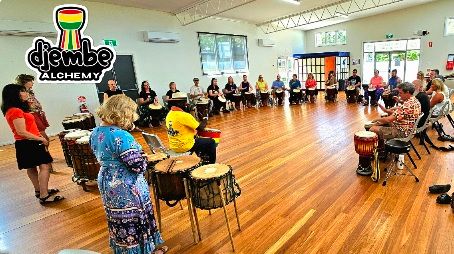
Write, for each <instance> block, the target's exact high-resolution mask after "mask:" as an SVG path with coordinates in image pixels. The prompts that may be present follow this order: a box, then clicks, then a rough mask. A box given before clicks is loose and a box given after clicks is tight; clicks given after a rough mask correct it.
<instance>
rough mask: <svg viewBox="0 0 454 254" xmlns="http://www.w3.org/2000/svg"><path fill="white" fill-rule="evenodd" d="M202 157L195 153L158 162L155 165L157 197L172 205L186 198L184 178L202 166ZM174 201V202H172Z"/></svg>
mask: <svg viewBox="0 0 454 254" xmlns="http://www.w3.org/2000/svg"><path fill="white" fill-rule="evenodd" d="M200 162H201V160H200V158H199V157H197V156H195V155H185V156H179V157H175V158H170V159H167V160H163V161H160V162H158V163H157V164H156V165H155V170H154V177H155V179H156V186H155V190H156V191H155V193H156V197H157V199H160V200H163V201H165V202H166V204H167V205H168V206H170V207H173V206H175V205H176V204H177V203H178V201H180V200H182V199H184V198H186V192H185V187H184V182H183V179H184V178H188V177H189V173H190V172H191V171H192V170H193V169H195V168H197V167H198V166H200ZM172 201H173V202H172Z"/></svg>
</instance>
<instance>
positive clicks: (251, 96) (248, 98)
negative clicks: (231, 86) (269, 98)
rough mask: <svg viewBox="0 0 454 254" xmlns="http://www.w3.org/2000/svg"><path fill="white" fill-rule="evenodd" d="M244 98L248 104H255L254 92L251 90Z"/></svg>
mask: <svg viewBox="0 0 454 254" xmlns="http://www.w3.org/2000/svg"><path fill="white" fill-rule="evenodd" d="M244 100H245V103H247V105H248V106H250V105H255V100H254V94H253V93H251V92H245V93H244Z"/></svg>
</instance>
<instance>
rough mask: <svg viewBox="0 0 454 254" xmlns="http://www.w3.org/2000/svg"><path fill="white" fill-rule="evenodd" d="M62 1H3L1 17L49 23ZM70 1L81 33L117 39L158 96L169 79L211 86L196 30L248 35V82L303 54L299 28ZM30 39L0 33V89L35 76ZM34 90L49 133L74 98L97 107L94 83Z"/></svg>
mask: <svg viewBox="0 0 454 254" xmlns="http://www.w3.org/2000/svg"><path fill="white" fill-rule="evenodd" d="M64 3H66V2H63V1H50V0H46V1H44V0H42V1H25V0H4V1H2V2H0V10H1V12H0V20H21V21H39V22H48V23H51V22H52V15H53V13H52V11H53V8H54V7H55V6H56V5H59V4H64ZM72 3H76V4H77V3H78V4H83V5H85V6H86V7H87V8H88V12H89V17H88V26H87V29H86V30H85V34H86V35H89V36H91V37H92V38H93V41H94V42H95V44H99V43H100V41H101V40H102V39H117V40H118V42H119V46H118V47H116V50H117V54H132V55H133V57H134V64H135V71H136V78H137V82H138V83H139V84H140V82H141V81H142V80H149V82H150V84H151V87H152V89H154V90H155V91H156V92H157V93H158V95H163V94H165V92H166V91H167V90H168V86H167V85H168V83H169V82H170V81H175V82H176V83H177V87H178V88H179V89H180V90H182V91H189V87H190V86H191V85H192V78H193V77H196V76H197V77H199V78H200V80H201V85H202V86H203V87H204V88H205V89H206V87H207V86H208V85H209V80H210V78H211V77H206V76H202V71H201V65H200V55H199V47H198V41H197V32H213V33H226V34H237V35H246V36H247V38H248V50H249V52H248V53H249V54H248V55H249V72H250V79H249V80H250V81H255V80H256V78H257V77H258V75H259V74H263V75H264V76H265V79H266V80H268V82H271V81H272V79H273V78H274V75H275V73H276V72H277V68H276V59H277V57H279V56H290V55H292V54H294V53H303V52H304V51H303V49H304V45H303V43H304V33H303V32H301V31H298V30H289V31H285V32H280V33H277V34H273V35H264V34H263V33H262V32H261V31H260V30H259V29H258V28H257V27H256V26H255V25H251V24H247V23H239V22H232V21H225V20H216V19H206V20H204V21H200V22H196V23H194V24H191V25H188V26H184V27H183V26H181V25H180V24H179V23H178V20H177V19H176V18H175V17H174V16H172V15H169V14H166V13H163V12H157V11H151V10H143V9H138V8H129V7H121V6H115V5H109V4H102V3H93V2H87V1H72ZM31 13H32V14H31ZM141 31H171V32H178V33H180V35H181V42H180V43H177V44H153V43H147V42H143V40H142V35H141ZM259 38H270V39H272V40H274V41H275V42H276V47H274V48H263V47H258V46H257V39H259ZM32 40H33V38H27V37H5V36H0V53H1V54H0V55H1V58H0V64H1V68H0V88H3V86H4V85H5V84H8V83H10V82H12V81H13V80H14V78H15V77H16V76H17V75H18V74H19V73H29V74H33V75H35V73H33V72H32V71H31V70H30V69H28V68H27V66H26V64H25V62H24V55H25V51H26V50H27V49H28V48H29V47H30V46H31V44H32ZM226 79H227V77H226V76H224V77H218V80H219V84H221V85H223V84H225V82H226ZM234 79H235V80H236V81H237V82H239V81H240V76H238V75H235V76H234ZM120 85H121V84H120ZM34 90H35V92H36V94H37V98H38V99H39V100H40V101H41V103H42V104H43V107H44V110H45V111H46V114H47V115H48V118H49V120H50V124H51V127H50V128H49V129H48V131H47V132H48V133H50V134H55V133H58V132H59V131H60V130H62V129H63V127H62V126H61V120H62V119H63V117H64V116H66V115H70V114H72V113H75V112H76V111H77V107H78V104H77V101H76V98H77V96H79V95H84V96H86V97H87V99H88V106H89V109H90V111H92V112H93V111H94V110H95V108H96V107H97V106H98V105H99V103H98V99H97V94H96V88H95V86H94V84H93V85H90V84H60V85H57V84H52V85H50V84H35V87H34ZM3 119H4V118H3ZM0 131H1V136H0V145H3V144H6V143H11V142H12V141H13V138H12V134H11V132H10V130H9V127H8V126H7V123H6V121H5V120H0Z"/></svg>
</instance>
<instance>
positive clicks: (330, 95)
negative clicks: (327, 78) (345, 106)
mask: <svg viewBox="0 0 454 254" xmlns="http://www.w3.org/2000/svg"><path fill="white" fill-rule="evenodd" d="M336 92H337V90H336V86H334V85H332V86H327V87H326V100H327V101H332V102H334V101H335V100H336Z"/></svg>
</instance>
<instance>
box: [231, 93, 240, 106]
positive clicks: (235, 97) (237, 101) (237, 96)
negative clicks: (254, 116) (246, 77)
mask: <svg viewBox="0 0 454 254" xmlns="http://www.w3.org/2000/svg"><path fill="white" fill-rule="evenodd" d="M233 102H234V103H235V109H240V103H241V94H240V93H234V94H233Z"/></svg>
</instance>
